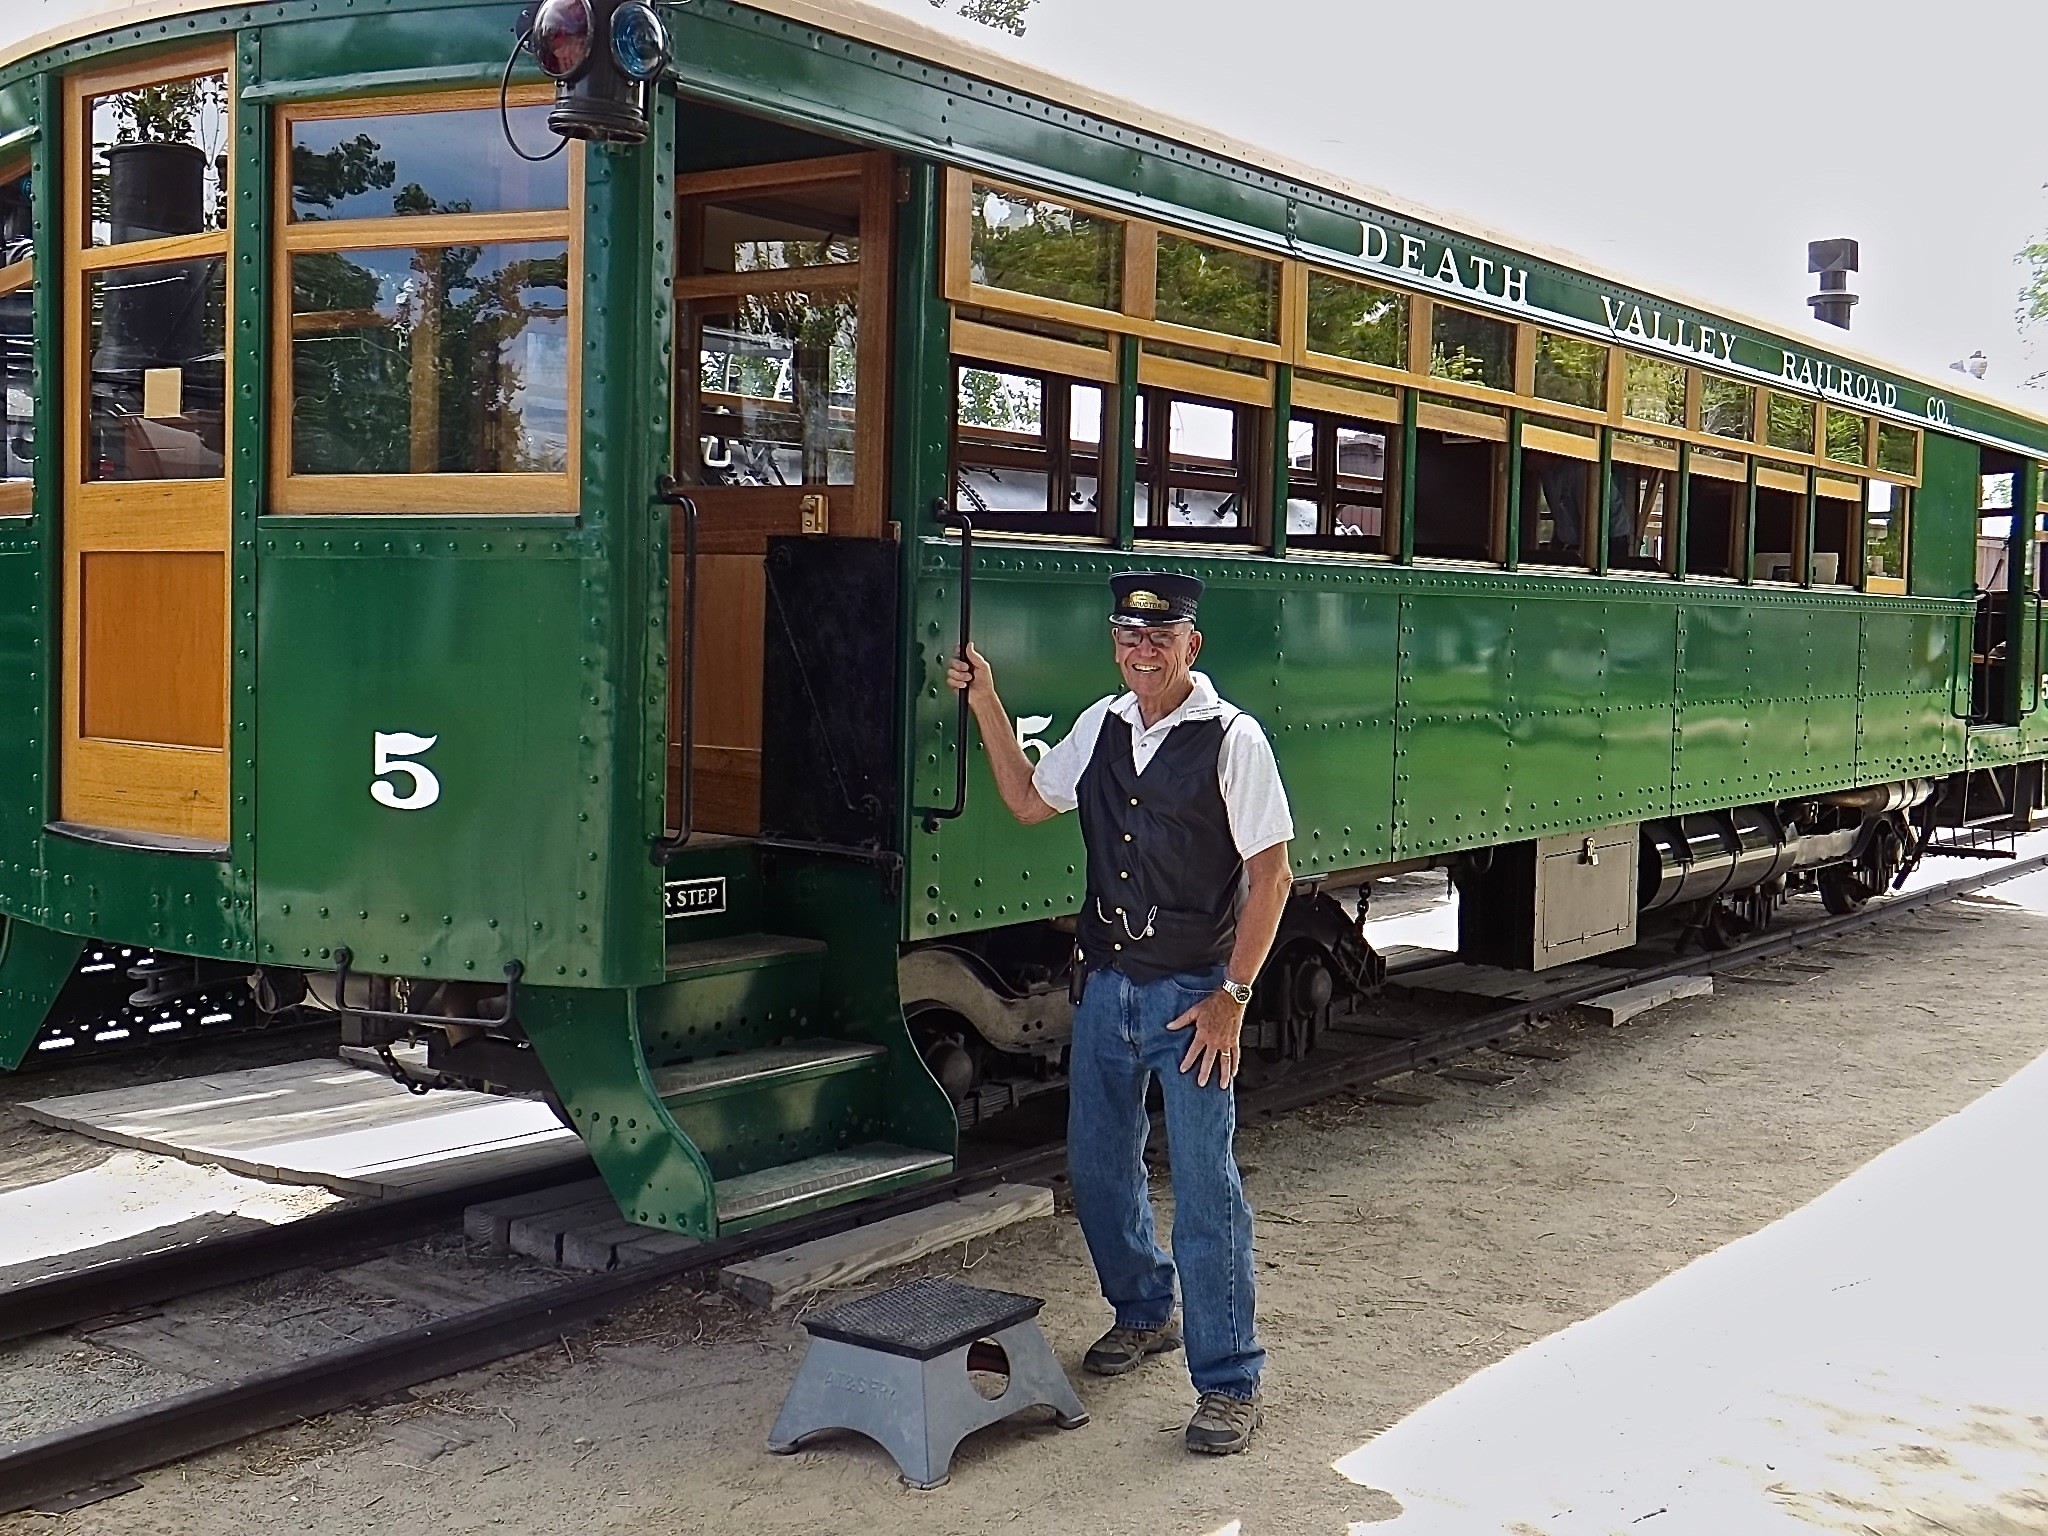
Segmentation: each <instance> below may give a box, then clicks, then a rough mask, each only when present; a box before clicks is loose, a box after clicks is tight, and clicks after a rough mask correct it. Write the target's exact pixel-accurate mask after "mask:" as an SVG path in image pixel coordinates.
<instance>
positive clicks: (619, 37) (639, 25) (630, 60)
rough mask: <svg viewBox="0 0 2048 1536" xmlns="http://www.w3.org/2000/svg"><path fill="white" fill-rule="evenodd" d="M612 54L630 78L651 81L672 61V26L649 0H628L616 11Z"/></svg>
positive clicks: (621, 69) (613, 18) (620, 68)
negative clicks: (667, 24)
mask: <svg viewBox="0 0 2048 1536" xmlns="http://www.w3.org/2000/svg"><path fill="white" fill-rule="evenodd" d="M612 58H613V59H614V60H615V61H616V62H617V64H618V66H619V70H620V73H622V74H624V75H625V76H626V77H627V78H628V79H631V80H640V81H647V80H652V79H653V78H654V77H655V76H656V75H658V74H660V73H661V69H662V66H663V65H664V64H666V63H668V28H667V27H665V26H664V25H662V20H661V18H660V17H659V16H657V15H655V14H654V7H653V6H651V5H648V4H647V3H646V0H626V3H625V4H624V5H622V6H620V7H619V8H618V9H617V10H616V11H613V12H612Z"/></svg>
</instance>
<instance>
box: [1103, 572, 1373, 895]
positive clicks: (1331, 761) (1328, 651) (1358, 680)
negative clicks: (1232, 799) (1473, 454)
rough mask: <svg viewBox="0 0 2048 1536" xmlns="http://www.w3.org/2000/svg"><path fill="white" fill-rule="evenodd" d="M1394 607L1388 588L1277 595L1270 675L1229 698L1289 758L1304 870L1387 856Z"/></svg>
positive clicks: (1297, 855) (1297, 853)
mask: <svg viewBox="0 0 2048 1536" xmlns="http://www.w3.org/2000/svg"><path fill="white" fill-rule="evenodd" d="M1399 607H1400V605H1399V600H1398V599H1397V598H1396V597H1395V596H1394V595H1393V594H1391V593H1387V592H1370V591H1367V590H1366V589H1364V588H1362V587H1356V586H1346V587H1339V588H1337V589H1335V590H1328V591H1325V590H1318V589H1317V588H1316V586H1315V585H1314V584H1313V578H1311V579H1310V581H1309V582H1307V583H1304V584H1303V585H1302V586H1301V587H1299V588H1294V589H1290V590H1288V591H1286V592H1284V593H1282V594H1281V595H1280V597H1279V598H1278V601H1277V609H1278V612H1277V615H1276V617H1275V620H1274V625H1275V628H1276V630H1277V639H1278V642H1279V643H1278V646H1277V648H1276V651H1275V655H1274V666H1273V670H1272V673H1271V675H1270V676H1266V677H1261V678H1256V679H1255V680H1254V681H1253V683H1252V685H1251V686H1250V687H1244V688H1239V689H1238V690H1237V691H1236V692H1235V693H1233V694H1232V695H1231V697H1232V698H1233V699H1234V700H1235V702H1236V703H1238V704H1239V705H1241V706H1242V707H1244V708H1246V709H1249V710H1251V711H1252V712H1253V713H1254V715H1255V716H1257V718H1258V720H1259V723H1260V724H1261V725H1263V726H1264V727H1265V728H1266V730H1267V731H1268V732H1269V733H1270V734H1271V735H1272V738H1273V744H1274V748H1275V750H1276V751H1277V752H1278V753H1279V754H1280V755H1281V756H1282V757H1283V759H1284V760H1285V761H1286V763H1287V764H1288V767H1289V772H1290V774H1291V787H1290V796H1289V798H1290V801H1291V804H1292V808H1293V811H1294V819H1295V825H1296V828H1297V835H1296V839H1295V843H1294V847H1293V850H1292V852H1293V859H1294V865H1295V868H1296V869H1297V870H1299V871H1301V872H1302V873H1312V872H1313V871H1315V870H1316V869H1318V868H1333V867H1334V868H1343V867H1346V866H1349V865H1355V864H1358V863H1361V862H1372V861H1381V860H1386V859H1391V858H1392V857H1393V856H1394V846H1395V845H1394V822H1393V800H1394V719H1395V711H1394V691H1395V677H1396V651H1397V647H1398V644H1399V629H1400V611H1399ZM1098 612H1099V610H1098ZM1217 649H1218V652H1219V654H1220V653H1221V652H1222V651H1223V649H1224V648H1223V647H1221V646H1219V647H1218V648H1217ZM1233 670H1234V669H1233Z"/></svg>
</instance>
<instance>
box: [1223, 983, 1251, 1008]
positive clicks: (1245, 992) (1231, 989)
mask: <svg viewBox="0 0 2048 1536" xmlns="http://www.w3.org/2000/svg"><path fill="white" fill-rule="evenodd" d="M1223 990H1224V991H1226V992H1228V993H1229V994H1230V996H1231V1000H1232V1001H1233V1002H1235V1003H1236V1004H1237V1006H1238V1007H1240V1008H1249V1007H1250V1006H1251V1002H1252V984H1251V983H1250V982H1248V981H1232V980H1231V979H1230V978H1229V977H1228V976H1226V977H1224V978H1223Z"/></svg>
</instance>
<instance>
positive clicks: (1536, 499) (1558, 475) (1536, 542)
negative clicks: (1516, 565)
mask: <svg viewBox="0 0 2048 1536" xmlns="http://www.w3.org/2000/svg"><path fill="white" fill-rule="evenodd" d="M1599 487H1600V466H1599V465H1598V464H1589V463H1587V462H1586V461H1585V460H1584V459H1576V458H1565V457H1564V456H1563V455H1561V454H1555V453H1541V452H1538V451H1536V450H1535V449H1525V450H1524V451H1523V454H1522V508H1521V536H1520V538H1519V539H1518V541H1517V544H1518V547H1517V549H1516V551H1515V557H1516V559H1517V560H1518V561H1520V562H1521V563H1522V564H1523V565H1570V566H1578V567H1580V568H1581V569H1583V568H1585V567H1587V566H1589V565H1591V564H1592V558H1591V553H1590V549H1591V544H1592V540H1591V539H1590V537H1589V536H1588V535H1589V531H1590V529H1589V524H1590V522H1591V518H1590V516H1589V514H1590V513H1591V511H1592V509H1593V507H1594V505H1595V497H1596V496H1597V495H1598V493H1599Z"/></svg>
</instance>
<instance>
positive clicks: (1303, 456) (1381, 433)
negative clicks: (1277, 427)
mask: <svg viewBox="0 0 2048 1536" xmlns="http://www.w3.org/2000/svg"><path fill="white" fill-rule="evenodd" d="M1394 439H1395V434H1394V432H1393V431H1392V430H1391V429H1390V428H1389V427H1387V426H1385V425H1383V424H1381V423H1378V422H1366V421H1349V420H1345V419H1344V418H1342V417H1339V416H1329V415H1324V414H1322V413H1321V412H1309V411H1300V412H1296V413H1295V414H1293V415H1291V416H1290V417H1289V418H1288V422H1287V540H1288V543H1289V544H1290V545H1293V544H1299V545H1301V546H1302V547H1304V548H1309V549H1337V550H1344V551H1347V552H1350V553H1355V554H1367V555H1383V554H1386V553H1388V552H1389V548H1390V544H1391V541H1390V539H1389V538H1388V526H1389V525H1388V517H1387V509H1388V496H1387V486H1388V484H1389V482H1390V476H1389V472H1390V470H1391V468H1392V466H1393V461H1394Z"/></svg>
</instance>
